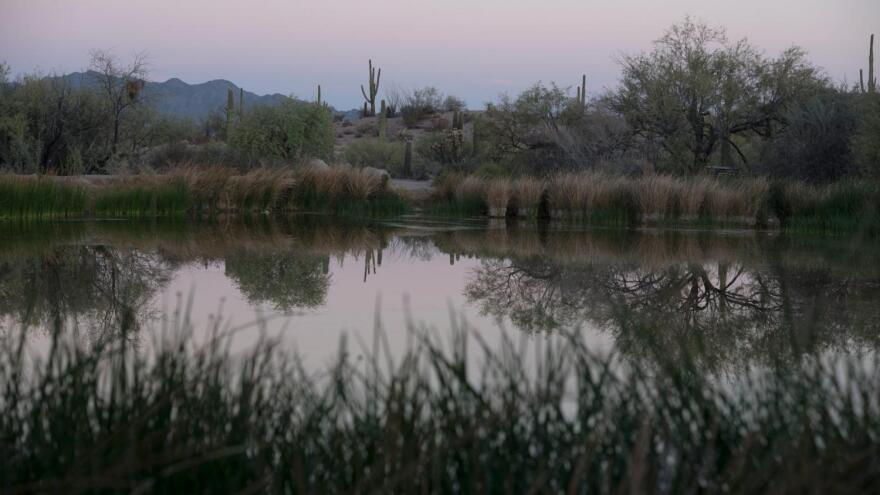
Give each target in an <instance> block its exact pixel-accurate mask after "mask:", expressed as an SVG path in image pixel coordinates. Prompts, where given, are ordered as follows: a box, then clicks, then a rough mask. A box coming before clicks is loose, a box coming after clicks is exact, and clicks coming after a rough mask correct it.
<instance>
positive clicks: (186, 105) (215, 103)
mask: <svg viewBox="0 0 880 495" xmlns="http://www.w3.org/2000/svg"><path fill="white" fill-rule="evenodd" d="M96 76H97V73H96V72H94V71H88V72H72V73H70V74H66V75H64V76H62V77H63V78H64V79H65V80H66V81H68V82H69V83H71V84H72V85H73V86H75V87H81V86H87V87H88V86H94V85H96ZM229 88H232V91H233V93H234V94H235V105H236V108H237V107H238V104H239V102H238V99H239V89H240V88H239V87H238V86H237V85H236V84H235V83H233V82H231V81H227V80H225V79H214V80H213V81H207V82H203V83H198V84H189V83H187V82H184V81H182V80H180V79H178V78H176V77H172V78H171V79H169V80H167V81H164V82H156V81H147V82H146V83H145V84H144V93H145V94H147V95H149V96H150V97H151V98H152V100H153V104H154V106H155V107H156V109H157V110H158V111H159V112H161V113H164V114H168V115H175V116H178V117H189V118H191V119H193V120H202V119H204V118H206V117H207V116H208V115H209V114H210V113H211V112H212V111H215V110H216V111H221V112H222V111H223V109H224V108H225V107H226V95H227V91H228V90H229ZM287 98H288V97H287V96H284V95H282V94H280V93H275V94H270V95H258V94H256V93H251V92H250V91H245V92H244V107H245V110H247V108H248V107H251V108H253V107H254V106H259V105H267V106H274V105H278V104H280V103H281V102H282V101H284V100H285V99H287Z"/></svg>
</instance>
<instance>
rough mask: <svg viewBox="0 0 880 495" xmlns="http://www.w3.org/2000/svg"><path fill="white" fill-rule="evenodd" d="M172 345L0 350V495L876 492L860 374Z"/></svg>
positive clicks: (429, 345) (872, 439)
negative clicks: (305, 357)
mask: <svg viewBox="0 0 880 495" xmlns="http://www.w3.org/2000/svg"><path fill="white" fill-rule="evenodd" d="M123 330H124V329H123ZM192 330H193V329H192V328H190V324H189V323H188V319H187V318H186V317H185V316H182V314H181V313H176V316H173V317H171V318H170V322H169V323H166V328H164V329H163V332H162V334H163V335H170V336H175V337H174V338H173V339H168V340H166V341H165V342H157V344H156V345H155V346H154V347H149V346H148V347H147V348H145V349H140V350H137V349H132V347H131V345H130V344H128V345H124V344H121V343H120V342H126V341H127V339H126V338H125V335H124V332H123V335H122V336H121V337H122V338H120V339H116V340H113V341H111V342H109V343H107V344H103V345H97V344H92V346H91V347H87V346H84V345H81V344H76V343H74V341H73V340H71V339H69V338H63V337H61V336H55V338H53V339H52V342H53V343H52V346H51V348H50V349H49V350H48V352H47V353H46V354H45V355H43V357H42V358H41V359H33V357H32V356H30V355H28V353H27V352H25V342H24V337H22V336H20V335H23V334H24V332H21V334H19V333H17V332H9V331H7V332H6V333H5V334H0V336H2V339H3V340H2V349H0V387H2V389H0V445H2V447H0V449H2V450H0V456H2V458H3V460H4V461H3V463H0V488H2V489H0V491H2V492H3V493H34V492H46V493H50V492H59V491H64V492H65V493H262V492H271V493H311V492H318V493H374V492H375V493H392V492H400V493H404V492H406V493H409V492H412V493H422V492H425V493H438V492H439V493H621V492H630V493H645V492H651V493H685V492H687V493H692V492H710V493H715V492H729V493H756V492H774V493H790V492H796V493H870V492H873V493H877V491H878V489H880V443H878V440H880V400H878V387H877V383H878V381H877V375H876V373H877V370H878V367H877V362H876V358H870V359H868V360H865V359H863V358H859V359H856V358H851V359H844V358H840V359H836V360H828V359H818V358H817V359H815V360H814V359H805V360H803V361H801V362H800V363H799V364H796V365H793V366H787V367H784V368H779V369H776V370H765V371H763V372H760V373H757V372H756V373H754V374H751V375H749V376H748V377H746V376H742V377H738V378H737V379H735V380H734V381H733V382H734V383H731V382H729V381H725V380H719V379H718V378H717V377H714V378H712V377H710V376H707V375H706V374H703V373H701V370H699V369H698V368H697V366H696V365H694V364H692V363H691V362H688V360H687V359H685V360H684V361H682V360H681V357H680V356H679V357H677V358H676V359H678V361H675V362H672V361H671V360H669V359H668V358H665V357H664V355H663V354H662V353H658V354H657V355H656V357H655V359H654V360H653V361H652V362H651V363H650V364H649V363H645V364H644V365H638V364H637V365H635V367H634V368H629V367H627V368H626V369H622V368H621V363H620V361H619V360H616V359H615V357H614V356H608V355H605V356H602V355H597V354H595V353H593V352H591V351H590V350H589V349H588V347H587V344H586V342H585V341H583V340H582V339H581V338H580V336H579V334H569V335H566V336H560V337H559V338H558V339H548V340H543V339H542V340H540V342H539V345H533V346H528V345H524V344H523V343H524V342H526V340H523V341H522V342H521V343H520V344H515V343H514V342H512V341H511V340H510V339H509V338H505V339H504V340H503V341H502V344H501V345H500V346H499V347H497V348H494V349H490V348H489V345H488V344H486V343H485V342H484V341H482V340H481V338H480V334H479V333H476V332H470V331H469V330H468V329H466V328H462V327H460V326H457V325H453V328H452V331H451V333H450V338H449V340H448V342H446V343H444V342H440V341H439V339H438V338H437V336H436V333H434V332H430V331H428V330H425V329H420V328H416V327H414V326H413V327H411V328H410V337H411V342H412V344H411V345H410V346H409V350H408V351H407V352H406V353H405V354H404V355H402V356H397V357H396V358H394V359H392V356H391V353H390V351H389V350H388V347H389V346H388V344H389V343H388V342H387V340H386V338H385V335H384V333H383V332H381V331H377V332H376V333H375V339H374V342H373V344H372V349H369V350H366V351H365V355H366V357H365V358H357V357H354V356H353V354H352V352H351V351H350V350H349V349H348V346H347V344H346V342H345V340H343V341H342V342H341V343H340V349H339V354H338V359H337V360H336V363H335V364H334V365H333V366H331V367H329V368H328V369H327V370H326V371H325V372H323V373H318V374H316V373H313V372H311V371H307V369H306V367H305V365H304V363H303V361H302V360H301V359H300V358H299V357H297V356H296V355H294V354H290V353H288V352H285V351H284V350H282V349H281V348H280V347H279V346H278V343H277V342H274V341H272V340H271V339H266V338H264V339H262V340H261V341H260V342H259V343H258V344H257V345H256V346H255V347H254V348H253V349H252V350H250V351H248V352H247V353H245V354H244V355H232V354H231V353H230V350H229V349H230V341H231V338H232V336H233V334H234V333H235V332H236V329H229V328H225V327H222V325H221V324H220V323H216V322H215V324H214V328H213V329H210V330H211V331H210V332H209V333H210V335H213V337H211V338H210V339H209V340H208V341H207V342H204V343H201V344H196V342H195V341H194V339H193V338H192ZM632 331H638V329H632ZM646 345H647V342H646ZM474 353H476V356H475V355H474ZM475 357H476V358H477V359H474V358H475ZM475 362H480V363H482V364H481V365H480V366H478V367H477V368H473V363H475Z"/></svg>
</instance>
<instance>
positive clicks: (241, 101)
mask: <svg viewBox="0 0 880 495" xmlns="http://www.w3.org/2000/svg"><path fill="white" fill-rule="evenodd" d="M243 118H244V88H238V120H241V119H243Z"/></svg>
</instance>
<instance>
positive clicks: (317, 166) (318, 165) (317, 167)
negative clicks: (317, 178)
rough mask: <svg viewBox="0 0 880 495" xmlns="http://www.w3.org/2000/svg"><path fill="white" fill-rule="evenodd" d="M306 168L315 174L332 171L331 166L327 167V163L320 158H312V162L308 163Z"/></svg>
mask: <svg viewBox="0 0 880 495" xmlns="http://www.w3.org/2000/svg"><path fill="white" fill-rule="evenodd" d="M306 168H307V169H309V170H313V171H315V172H329V171H330V165H327V162H325V161H324V160H321V159H320V158H312V159H311V160H309V161H307V162H306Z"/></svg>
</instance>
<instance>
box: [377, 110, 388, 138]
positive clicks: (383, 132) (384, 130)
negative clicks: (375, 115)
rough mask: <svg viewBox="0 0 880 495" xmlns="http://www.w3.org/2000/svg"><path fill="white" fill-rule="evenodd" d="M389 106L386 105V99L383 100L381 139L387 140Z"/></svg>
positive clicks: (380, 121)
mask: <svg viewBox="0 0 880 495" xmlns="http://www.w3.org/2000/svg"><path fill="white" fill-rule="evenodd" d="M387 112H388V111H387V108H386V106H385V100H382V105H381V106H380V107H379V139H381V140H383V141H384V140H385V136H386V134H387V130H388V115H387Z"/></svg>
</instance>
